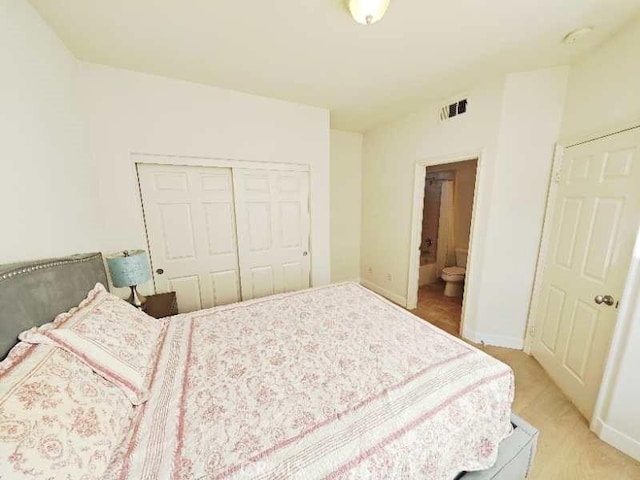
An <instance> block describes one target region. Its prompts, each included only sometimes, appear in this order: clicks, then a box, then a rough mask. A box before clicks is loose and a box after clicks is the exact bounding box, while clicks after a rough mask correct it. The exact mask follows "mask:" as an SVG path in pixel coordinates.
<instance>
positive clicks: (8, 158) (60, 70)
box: [0, 0, 102, 263]
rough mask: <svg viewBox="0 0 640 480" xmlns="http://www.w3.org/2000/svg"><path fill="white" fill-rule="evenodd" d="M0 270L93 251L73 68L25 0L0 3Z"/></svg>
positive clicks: (95, 230) (89, 176)
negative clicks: (14, 264)
mask: <svg viewBox="0 0 640 480" xmlns="http://www.w3.org/2000/svg"><path fill="white" fill-rule="evenodd" d="M0 65H1V68H0V70H1V73H0V183H1V186H0V205H2V216H1V221H0V225H1V227H0V228H1V230H2V234H1V235H0V263H5V262H11V261H19V260H26V259H35V258H44V257H48V256H57V255H66V254H70V253H79V252H87V251H95V250H98V249H99V244H98V239H99V238H100V236H101V225H102V223H101V221H100V217H99V211H98V205H97V197H96V196H95V195H94V194H93V192H94V191H95V189H96V185H97V177H96V176H95V174H94V171H93V167H92V165H91V162H90V158H89V148H88V144H87V141H86V135H85V133H86V132H85V129H84V119H83V117H82V114H81V111H80V108H79V103H78V96H77V68H78V66H77V62H76V60H75V58H74V57H73V56H72V55H71V54H70V53H69V52H68V51H67V49H66V48H65V46H64V45H63V44H62V42H61V41H60V40H59V39H58V37H57V36H56V35H55V34H54V33H53V31H52V30H51V28H50V27H49V26H48V25H47V24H46V23H45V22H44V21H43V20H42V18H40V16H39V15H38V14H37V13H36V12H35V10H34V9H33V8H32V7H31V5H29V4H28V3H27V2H25V1H23V0H1V1H0Z"/></svg>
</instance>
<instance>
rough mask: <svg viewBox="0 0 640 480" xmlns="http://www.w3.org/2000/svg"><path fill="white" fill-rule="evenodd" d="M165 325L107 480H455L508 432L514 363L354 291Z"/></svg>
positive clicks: (292, 297) (267, 301) (284, 299)
mask: <svg viewBox="0 0 640 480" xmlns="http://www.w3.org/2000/svg"><path fill="white" fill-rule="evenodd" d="M165 321H167V328H166V332H165V335H164V339H163V342H164V345H163V348H162V350H161V353H160V355H159V357H158V358H157V362H156V365H155V367H154V368H155V373H154V381H153V384H152V388H151V395H150V400H149V401H148V402H147V403H146V404H144V405H143V406H141V407H139V413H138V415H137V417H136V418H135V420H134V423H133V428H132V431H131V435H130V438H129V439H127V441H126V442H124V443H123V444H122V445H121V446H120V447H119V450H118V452H117V454H116V456H115V458H114V459H113V460H112V462H111V465H110V468H109V474H108V478H110V479H217V478H260V479H267V478H269V479H271V478H282V479H285V478H300V479H302V478H304V479H307V478H424V479H430V480H438V479H447V480H450V479H452V478H453V477H454V476H455V475H456V474H457V473H458V472H460V471H463V470H478V469H484V468H487V467H489V466H491V465H492V464H493V462H494V461H495V457H496V450H497V446H498V443H499V442H500V441H501V440H502V439H503V438H505V437H506V436H508V435H509V434H510V432H511V424H510V413H511V402H512V400H513V385H514V384H513V374H512V372H511V370H510V369H509V367H508V366H506V365H504V364H503V363H501V362H499V361H497V360H495V359H493V358H491V357H489V356H488V355H486V354H484V353H482V352H480V351H478V350H476V349H474V348H473V347H471V346H469V345H467V344H465V343H464V342H462V341H460V340H458V339H456V338H453V337H451V336H450V335H448V334H446V333H444V332H442V331H441V330H439V329H437V328H435V327H432V326H430V325H429V324H427V323H425V322H424V321H422V320H420V319H418V318H417V317H415V316H413V315H412V314H410V313H408V312H406V311H405V310H403V309H401V308H399V307H396V306H395V305H392V304H391V303H389V302H387V301H386V300H384V299H382V298H381V297H378V296H377V295H375V294H373V293H371V292H370V291H368V290H366V289H365V288H363V287H361V286H359V285H357V284H354V283H347V284H339V285H331V286H327V287H321V288H316V289H311V290H306V291H301V292H295V293H290V294H283V295H277V296H273V297H267V298H263V299H258V300H253V301H250V302H245V303H240V304H233V305H227V306H224V307H218V308H215V309H211V310H205V311H200V312H195V313H192V314H186V315H180V316H177V317H173V318H172V319H171V320H170V321H168V320H165Z"/></svg>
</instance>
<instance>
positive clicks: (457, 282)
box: [441, 248, 469, 297]
mask: <svg viewBox="0 0 640 480" xmlns="http://www.w3.org/2000/svg"><path fill="white" fill-rule="evenodd" d="M468 253H469V251H468V250H466V249H464V248H456V266H455V267H444V268H443V269H442V275H441V278H442V280H444V282H445V285H444V296H445V297H461V296H462V292H463V290H464V276H465V274H466V273H467V270H466V268H465V267H466V266H467V255H468Z"/></svg>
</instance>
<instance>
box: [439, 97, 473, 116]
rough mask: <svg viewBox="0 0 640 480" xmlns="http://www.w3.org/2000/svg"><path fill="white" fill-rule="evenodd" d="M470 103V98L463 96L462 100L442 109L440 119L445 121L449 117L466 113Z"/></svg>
mask: <svg viewBox="0 0 640 480" xmlns="http://www.w3.org/2000/svg"><path fill="white" fill-rule="evenodd" d="M468 104H469V100H468V99H467V98H463V99H462V100H458V101H457V102H453V103H450V104H448V105H445V106H444V107H442V108H441V109H440V120H441V121H443V122H444V121H445V120H448V119H449V118H452V117H456V116H458V115H462V114H463V113H466V112H467V106H468Z"/></svg>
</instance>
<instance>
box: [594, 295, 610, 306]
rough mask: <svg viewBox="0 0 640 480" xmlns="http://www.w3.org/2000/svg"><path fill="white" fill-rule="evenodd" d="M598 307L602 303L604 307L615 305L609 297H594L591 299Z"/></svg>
mask: <svg viewBox="0 0 640 480" xmlns="http://www.w3.org/2000/svg"><path fill="white" fill-rule="evenodd" d="M593 301H594V302H596V303H597V304H598V305H600V304H601V303H604V304H605V305H608V306H611V305H613V304H614V303H615V300H614V299H613V297H612V296H611V295H596V298H594V299H593Z"/></svg>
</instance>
